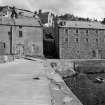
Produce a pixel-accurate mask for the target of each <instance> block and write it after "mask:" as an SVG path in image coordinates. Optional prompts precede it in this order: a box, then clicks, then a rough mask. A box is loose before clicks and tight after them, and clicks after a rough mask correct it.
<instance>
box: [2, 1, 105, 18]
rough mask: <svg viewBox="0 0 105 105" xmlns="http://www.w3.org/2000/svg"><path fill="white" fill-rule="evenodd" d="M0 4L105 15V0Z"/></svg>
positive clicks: (3, 2)
mask: <svg viewBox="0 0 105 105" xmlns="http://www.w3.org/2000/svg"><path fill="white" fill-rule="evenodd" d="M0 4H1V5H5V4H6V5H15V6H17V7H18V8H25V9H29V10H31V11H34V10H38V9H39V8H41V9H45V10H47V9H50V10H53V11H56V12H60V13H62V12H63V13H64V12H70V13H72V14H74V15H76V16H81V17H90V18H98V19H102V18H104V17H105V0H0Z"/></svg>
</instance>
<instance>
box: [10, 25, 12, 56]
mask: <svg viewBox="0 0 105 105" xmlns="http://www.w3.org/2000/svg"><path fill="white" fill-rule="evenodd" d="M10 55H12V26H11V27H10Z"/></svg>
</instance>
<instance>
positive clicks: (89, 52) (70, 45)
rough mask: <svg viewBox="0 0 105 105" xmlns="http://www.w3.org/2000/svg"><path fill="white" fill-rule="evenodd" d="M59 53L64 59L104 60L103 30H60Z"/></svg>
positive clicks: (104, 43)
mask: <svg viewBox="0 0 105 105" xmlns="http://www.w3.org/2000/svg"><path fill="white" fill-rule="evenodd" d="M59 51H60V52H59V53H60V58H65V59H101V58H105V30H98V29H76V28H60V29H59Z"/></svg>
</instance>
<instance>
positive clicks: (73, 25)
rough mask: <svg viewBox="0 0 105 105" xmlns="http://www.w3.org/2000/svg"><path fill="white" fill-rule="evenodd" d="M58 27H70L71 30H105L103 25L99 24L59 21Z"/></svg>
mask: <svg viewBox="0 0 105 105" xmlns="http://www.w3.org/2000/svg"><path fill="white" fill-rule="evenodd" d="M62 22H63V25H62ZM58 24H59V27H71V28H90V29H105V25H103V24H101V23H100V22H89V21H87V22H86V21H59V23H58Z"/></svg>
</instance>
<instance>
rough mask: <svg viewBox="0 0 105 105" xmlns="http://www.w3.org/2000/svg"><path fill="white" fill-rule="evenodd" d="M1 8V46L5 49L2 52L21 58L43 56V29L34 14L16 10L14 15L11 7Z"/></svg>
mask: <svg viewBox="0 0 105 105" xmlns="http://www.w3.org/2000/svg"><path fill="white" fill-rule="evenodd" d="M1 8H2V9H0V10H1V11H0V13H1V15H0V44H1V46H3V48H0V51H1V49H3V51H2V52H3V54H16V55H19V56H22V55H32V56H43V29H42V26H41V25H40V23H39V20H37V19H35V18H34V17H33V15H34V13H32V12H29V11H25V10H21V9H15V14H14V13H12V8H11V7H1ZM4 10H5V13H2V12H4ZM11 15H12V16H11Z"/></svg>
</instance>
